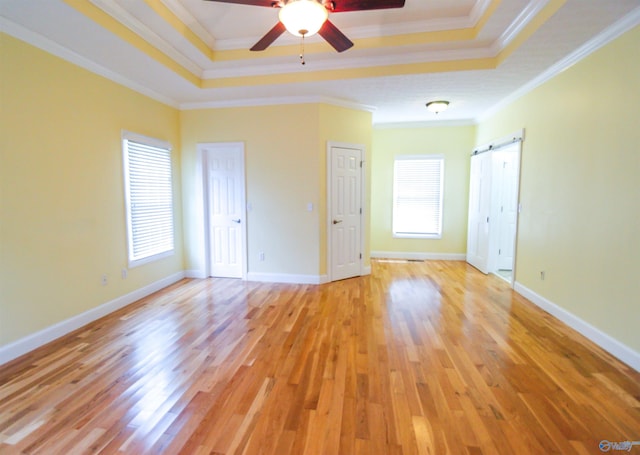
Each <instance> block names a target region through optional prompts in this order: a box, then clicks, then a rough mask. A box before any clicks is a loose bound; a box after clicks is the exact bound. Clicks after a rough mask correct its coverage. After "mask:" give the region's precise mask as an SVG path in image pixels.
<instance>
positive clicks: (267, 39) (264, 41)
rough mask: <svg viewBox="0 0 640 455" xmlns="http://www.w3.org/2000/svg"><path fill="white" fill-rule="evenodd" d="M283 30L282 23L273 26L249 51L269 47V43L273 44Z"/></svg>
mask: <svg viewBox="0 0 640 455" xmlns="http://www.w3.org/2000/svg"><path fill="white" fill-rule="evenodd" d="M285 30H286V28H285V27H284V24H283V23H282V22H278V23H277V24H276V25H274V26H273V28H272V29H271V30H269V31H268V32H267V34H266V35H264V36H263V37H262V38H261V39H260V41H258V42H257V43H256V44H254V45H253V47H252V48H251V49H250V50H252V51H263V50H265V49H266V48H268V47H269V46H270V45H271V43H273V42H274V41H275V40H276V39H278V37H279V36H280V35H282V34H283V33H284V32H285Z"/></svg>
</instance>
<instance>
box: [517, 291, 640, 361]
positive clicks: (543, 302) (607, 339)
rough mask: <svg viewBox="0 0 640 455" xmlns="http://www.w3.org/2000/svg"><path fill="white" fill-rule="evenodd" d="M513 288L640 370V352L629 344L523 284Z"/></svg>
mask: <svg viewBox="0 0 640 455" xmlns="http://www.w3.org/2000/svg"><path fill="white" fill-rule="evenodd" d="M514 290H515V291H516V292H517V293H518V294H520V295H522V296H523V297H525V298H526V299H527V300H529V301H531V303H533V304H534V305H536V306H538V307H540V308H542V309H543V310H544V311H546V312H547V313H549V314H551V315H552V316H554V317H555V318H557V319H559V320H560V321H562V322H564V323H565V324H567V325H568V326H569V327H571V328H572V329H574V330H575V331H577V332H579V333H580V334H582V335H584V336H585V337H586V338H588V339H589V340H591V341H593V342H594V343H595V344H597V345H598V346H600V347H601V348H602V349H604V350H605V351H607V352H609V353H610V354H612V355H613V356H615V357H616V358H618V359H619V360H621V361H622V362H624V363H626V364H627V365H629V366H630V367H631V368H633V369H634V370H636V371H639V372H640V353H638V352H636V351H634V350H633V349H631V348H630V347H629V346H627V345H625V344H622V343H621V342H620V341H618V340H616V339H615V338H613V337H611V336H610V335H608V334H606V333H604V332H603V331H602V330H600V329H597V328H596V327H594V326H592V325H591V324H589V323H588V322H586V321H584V320H582V319H580V318H579V317H578V316H576V315H574V314H573V313H571V312H569V311H567V310H565V309H564V308H562V307H560V306H559V305H557V304H555V303H553V302H552V301H550V300H548V299H546V298H545V297H543V296H541V295H540V294H537V293H536V292H534V291H532V290H531V289H529V288H527V287H526V286H524V285H523V284H521V283H519V282H516V283H515V286H514Z"/></svg>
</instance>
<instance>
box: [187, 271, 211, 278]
mask: <svg viewBox="0 0 640 455" xmlns="http://www.w3.org/2000/svg"><path fill="white" fill-rule="evenodd" d="M184 276H185V277H186V278H198V279H204V278H209V277H208V276H207V274H206V273H204V272H203V271H202V270H185V271H184Z"/></svg>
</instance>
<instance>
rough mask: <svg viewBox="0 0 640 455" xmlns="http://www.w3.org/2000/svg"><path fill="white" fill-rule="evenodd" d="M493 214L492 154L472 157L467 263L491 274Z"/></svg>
mask: <svg viewBox="0 0 640 455" xmlns="http://www.w3.org/2000/svg"><path fill="white" fill-rule="evenodd" d="M490 212H491V152H487V153H481V154H478V155H472V156H471V180H470V182H469V226H468V231H467V262H468V263H469V264H471V265H472V266H474V267H475V268H477V269H478V270H480V271H481V272H483V273H489V241H490V236H489V234H490V233H489V222H490Z"/></svg>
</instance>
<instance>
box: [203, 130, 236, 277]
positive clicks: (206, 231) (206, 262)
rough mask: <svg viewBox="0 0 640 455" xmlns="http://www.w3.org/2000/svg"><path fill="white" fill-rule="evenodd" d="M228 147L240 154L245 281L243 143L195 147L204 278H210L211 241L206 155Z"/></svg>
mask: <svg viewBox="0 0 640 455" xmlns="http://www.w3.org/2000/svg"><path fill="white" fill-rule="evenodd" d="M230 147H236V148H239V149H240V150H241V154H240V164H241V166H240V168H241V170H242V190H241V194H240V199H241V201H242V207H243V217H242V225H241V228H240V232H241V234H242V235H241V237H242V253H241V258H242V279H243V280H246V279H247V273H248V266H247V210H246V207H247V202H246V173H245V161H244V143H243V142H206V143H199V144H198V145H197V152H198V165H199V167H200V172H199V174H200V178H201V180H202V182H201V185H200V191H202V193H201V194H202V211H203V220H202V222H203V234H204V244H203V247H204V274H205V277H210V276H211V248H210V246H211V239H210V229H209V227H210V226H209V219H210V217H209V184H208V182H209V179H208V178H207V177H208V176H207V170H208V166H207V153H208V152H210V151H215V150H216V149H218V150H223V149H224V150H227V149H229V148H230Z"/></svg>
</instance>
